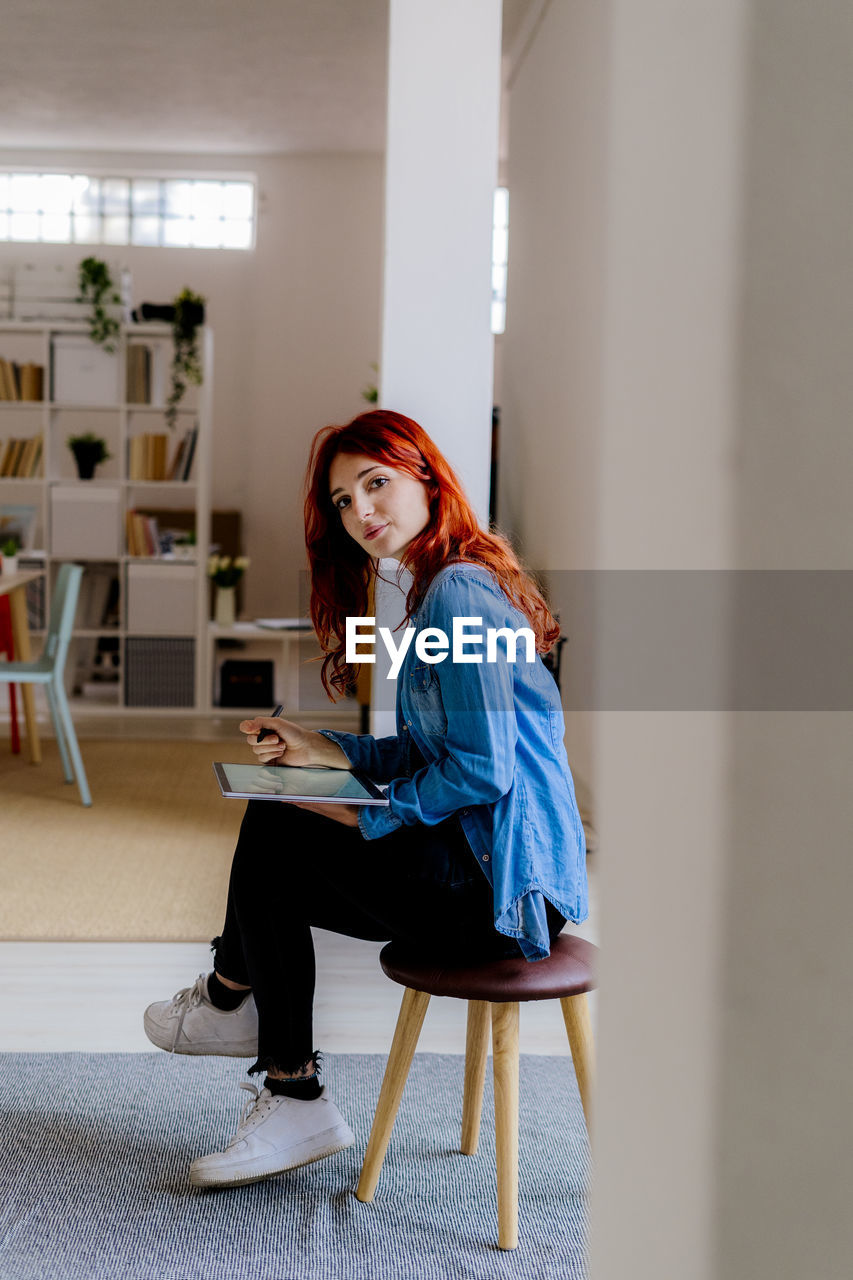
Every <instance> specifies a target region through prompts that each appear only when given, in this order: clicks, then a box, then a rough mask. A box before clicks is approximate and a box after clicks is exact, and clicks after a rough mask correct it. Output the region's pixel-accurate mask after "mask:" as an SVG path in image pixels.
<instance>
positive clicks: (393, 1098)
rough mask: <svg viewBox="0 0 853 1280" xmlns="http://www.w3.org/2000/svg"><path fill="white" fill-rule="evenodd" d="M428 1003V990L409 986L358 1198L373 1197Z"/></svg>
mask: <svg viewBox="0 0 853 1280" xmlns="http://www.w3.org/2000/svg"><path fill="white" fill-rule="evenodd" d="M428 1005H429V996H428V995H427V993H426V992H425V991H412V990H411V989H410V988H409V987H406V990H405V993H404V995H403V1003H402V1004H401V1006H400V1013H399V1016H398V1018H397V1028H396V1030H395V1032H394V1039H393V1041H392V1043H391V1052H390V1053H389V1055H388V1065H387V1066H386V1068H385V1075H384V1077H383V1080H382V1088H381V1089H380V1091H379V1101H378V1102H377V1104H376V1114H375V1115H374V1117H373V1125H372V1126H371V1129H370V1138H369V1139H368V1143H367V1151H366V1152H365V1153H364V1164H363V1165H362V1166H361V1177H360V1178H359V1180H358V1186H357V1187H356V1191H355V1194H356V1199H357V1200H365V1201H368V1200H372V1199H373V1193H374V1191H375V1190H376V1184H377V1182H378V1181H379V1174H380V1173H381V1172H382V1163H383V1161H384V1159H385V1152H386V1151H387V1149H388V1140H389V1138H390V1137H391V1130H392V1129H393V1127H394V1121H395V1119H396V1118H397V1108H398V1107H399V1105H400V1099H401V1098H402V1096H403V1088H404V1086H405V1083H406V1077H407V1076H408V1074H409V1067H410V1066H411V1065H412V1058H413V1057H414V1056H415V1049H416V1048H417V1044H418V1036H419V1035H420V1034H421V1027H422V1026H423V1022H424V1015H425V1014H426V1011H427V1006H428Z"/></svg>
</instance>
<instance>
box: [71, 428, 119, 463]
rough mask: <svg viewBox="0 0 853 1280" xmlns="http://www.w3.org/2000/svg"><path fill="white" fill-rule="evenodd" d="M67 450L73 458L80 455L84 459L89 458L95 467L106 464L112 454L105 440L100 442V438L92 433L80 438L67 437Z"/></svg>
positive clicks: (86, 433) (87, 432)
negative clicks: (82, 455)
mask: <svg viewBox="0 0 853 1280" xmlns="http://www.w3.org/2000/svg"><path fill="white" fill-rule="evenodd" d="M65 443H66V444H67V445H68V448H69V449H70V450H71V452H72V453H73V454H74V456H75V458H76V457H78V456H79V455H80V454H81V453H82V454H85V455H86V457H90V458H91V459H92V460H93V462H94V463H95V466H97V465H98V463H99V462H106V461H107V459H108V458H110V457H112V454H111V453H110V452H109V451H108V449H107V442H106V440H102V439H101V438H100V436H96V435H95V433H94V432H93V431H86V432H85V433H84V434H83V435H82V436H69V437H68V439H67V440H66V441H65Z"/></svg>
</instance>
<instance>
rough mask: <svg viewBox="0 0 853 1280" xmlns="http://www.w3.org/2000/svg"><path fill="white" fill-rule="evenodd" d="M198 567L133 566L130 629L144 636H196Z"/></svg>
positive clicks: (129, 579) (129, 583) (129, 578)
mask: <svg viewBox="0 0 853 1280" xmlns="http://www.w3.org/2000/svg"><path fill="white" fill-rule="evenodd" d="M196 590H197V583H196V568H195V565H194V564H129V565H128V566H127V629H128V631H131V632H133V633H134V634H136V635H140V636H192V635H195V630H196Z"/></svg>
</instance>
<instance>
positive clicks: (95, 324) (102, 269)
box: [77, 258, 121, 354]
mask: <svg viewBox="0 0 853 1280" xmlns="http://www.w3.org/2000/svg"><path fill="white" fill-rule="evenodd" d="M77 283H78V287H79V289H80V292H79V294H78V296H77V301H78V302H89V303H91V304H92V314H91V316H90V317H89V337H90V338H91V339H92V341H93V342H96V343H97V344H98V346H101V347H103V348H104V350H105V351H108V352H110V354H112V353H113V352H114V351H116V350H117V349H118V341H117V339H118V335H119V332H120V325H119V322H118V320H116V318H115V317H114V316H111V315H110V314H109V312H108V311H107V306H118V305H119V304H120V303H121V298H120V297H119V294H118V292H117V290H116V287H115V283H114V281H113V278H112V276H111V275H110V269H109V267H108V266H107V264H106V263H105V262H102V261H101V259H100V258H84V259H83V261H82V262H81V263H80V266H79V268H78V276H77Z"/></svg>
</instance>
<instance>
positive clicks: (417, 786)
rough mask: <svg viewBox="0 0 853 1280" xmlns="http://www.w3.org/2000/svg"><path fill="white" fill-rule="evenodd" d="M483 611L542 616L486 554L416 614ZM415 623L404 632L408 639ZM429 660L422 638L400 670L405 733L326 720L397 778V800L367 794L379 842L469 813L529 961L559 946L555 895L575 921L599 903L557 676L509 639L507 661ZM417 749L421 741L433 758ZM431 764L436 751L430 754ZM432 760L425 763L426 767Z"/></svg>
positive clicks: (346, 747)
mask: <svg viewBox="0 0 853 1280" xmlns="http://www.w3.org/2000/svg"><path fill="white" fill-rule="evenodd" d="M454 617H456V618H460V617H465V618H469V619H471V618H482V626H477V627H474V626H473V625H472V624H469V627H468V629H469V631H481V632H482V634H483V636H484V637H485V634H486V630H487V629H488V628H490V627H494V628H500V627H509V628H511V629H512V630H513V631H517V630H518V629H519V628H521V627H528V626H529V623H528V620H527V618H526V617H524V615H523V614H521V613H519V611H518V610H517V609H516V608H515V607H514V606H513V605H512V604H511V602H510V601H509V599H508V598H507V596H506V595H505V594H504V592H503V590H502V589H501V587H500V586H499V585H498V583H497V582H496V581H495V579H494V578H493V577H492V575H491V574H490V573H489V571H488V570H487V569H486V568H485V567H483V566H480V565H475V564H470V563H458V564H451V565H448V566H447V567H445V568H444V569H442V570H441V571H440V572H439V573H438V574H436V576H435V578H434V579H433V581H432V582H431V583H430V585H429V587H428V588H427V592H426V595H425V596H424V599H423V601H422V602H421V605H420V607H419V608H418V610H417V612H416V613H415V614H413V615H412V618H411V620H410V622H409V623H408V624H407V625H409V626H413V627H415V628H416V629H417V631H420V630H422V629H423V628H425V627H440V628H441V630H442V631H444V632H445V634H446V635H447V636H448V637H449V638H450V637H452V632H453V619H454ZM401 636H402V629H401V630H399V631H397V632H396V633H395V642H396V643H397V644H399V642H400V637H401ZM466 652H468V653H477V652H480V653H482V656H483V661H482V662H481V663H477V664H475V663H457V662H454V661H453V657H452V653H448V654H447V656H446V657H445V659H444V660H443V661H442V662H439V663H434V664H429V663H426V662H423V661H422V660H421V659H420V658H418V656H417V655H416V652H415V645H414V641H413V642H412V643H411V645H410V647H409V649H408V652H407V653H406V657H405V659H404V661H403V665H402V667H401V669H400V673H399V675H398V677H397V708H396V714H397V734H396V736H394V737H390V738H373V737H370V736H369V735H359V734H351V733H339V732H337V731H335V730H324V731H323V732H324V733H325V736H326V737H328V738H332V739H333V740H334V741H335V742H337V743H338V744H339V745H340V747H341V749H342V750H343V752H344V754H345V755H346V757H347V759H348V760H349V762H350V764H351V765H352V766H353V767H354V768H357V769H361V770H363V772H364V773H366V774H367V775H368V776H369V777H371V778H373V779H374V781H376V782H379V783H390V785H389V787H388V791H387V795H388V798H389V800H390V806H389V807H388V808H384V807H379V806H375V807H374V806H366V807H365V808H363V809H362V810H361V814H360V817H359V828H360V830H361V833H362V835H363V836H364V837H365V838H366V839H368V840H374V839H377V838H378V837H380V836H384V835H387V834H388V833H389V832H391V831H396V830H397V829H398V828H400V827H401V826H404V825H405V826H412V825H414V824H415V823H418V822H422V823H424V824H425V825H426V826H432V825H435V824H436V823H439V822H441V821H443V820H444V819H445V818H447V817H449V816H450V815H451V814H454V813H456V814H458V815H459V818H460V821H461V824H462V828H463V830H464V832H465V835H466V837H467V840H468V843H469V844H470V846H471V849H472V850H473V853H474V856H475V857H476V859H477V861H478V863H479V865H480V868H481V870H482V871H483V872H484V874H485V876H486V878H487V879H488V881H489V883H490V884H491V886H492V889H493V893H494V904H495V928H496V929H497V930H498V931H499V932H500V933H504V934H506V935H507V936H509V937H511V938H516V939H518V943H519V946H520V948H521V950H522V952H523V954H524V955H525V956H526V957H527V959H528V960H541V959H543V958H544V957H545V956H547V955H548V954H549V948H550V942H549V937H548V925H547V920H546V915H545V903H544V899H545V898H547V899H548V900H549V901H550V902H552V903H553V905H554V906H555V907H556V908H557V910H558V911H559V912H560V914H561V915H563V916H565V917H566V918H567V919H569V920H572V921H575V922H579V921H581V920H584V919H585V918H586V915H587V883H586V861H585V853H586V849H585V843H584V834H583V827H582V825H581V820H580V816H579V814H578V808H577V802H576V800H575V791H574V785H573V782H572V775H571V772H570V770H569V763H568V760H567V758H566V751H565V747H564V746H563V734H564V731H565V726H564V723H563V711H562V707H561V705H560V696H559V692H558V690H557V686H556V684H555V683H554V679H553V677H552V676H551V674H550V672H549V671H548V670H547V669H546V667H545V666H544V664H543V662H542V659H541V658H540V657H539V656H538V655H537V656H536V659H535V661H534V662H533V663H528V662H527V661H526V650H525V646H524V643H523V642H521V643H520V644H519V649H518V656H517V660H516V662H515V663H511V662H509V661H508V660H507V650H506V642H505V640H501V639H500V638H499V640H498V649H497V658H498V660H497V661H496V662H492V663H490V662H487V661H486V649H485V643H484V644H483V646H482V648H477V647H471V646H469V647H468V648H467V649H466ZM412 747H414V748H416V749H417V752H419V753H420V757H422V760H420V759H419V758H418V757H417V756H416V754H415V752H414V751H412ZM424 762H425V763H424ZM418 765H420V767H417V766H418Z"/></svg>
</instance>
